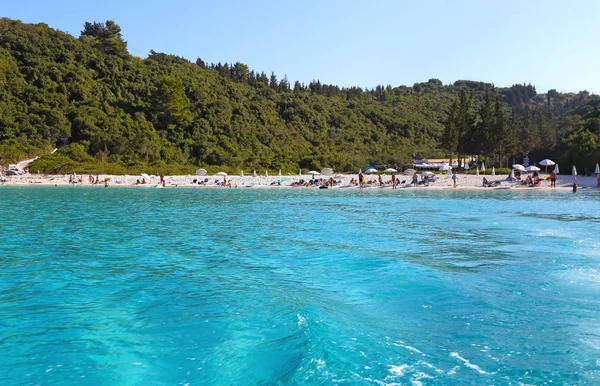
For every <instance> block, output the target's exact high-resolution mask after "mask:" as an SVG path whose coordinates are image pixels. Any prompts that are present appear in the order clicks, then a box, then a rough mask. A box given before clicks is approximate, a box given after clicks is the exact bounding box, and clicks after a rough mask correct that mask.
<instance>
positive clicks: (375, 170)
mask: <svg viewBox="0 0 600 386" xmlns="http://www.w3.org/2000/svg"><path fill="white" fill-rule="evenodd" d="M365 173H367V174H369V173H379V171H378V170H377V169H367V170H365Z"/></svg>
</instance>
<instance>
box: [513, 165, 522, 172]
mask: <svg viewBox="0 0 600 386" xmlns="http://www.w3.org/2000/svg"><path fill="white" fill-rule="evenodd" d="M512 168H513V169H515V170H518V171H520V172H522V171H525V166H523V165H519V164H515V165H513V166H512Z"/></svg>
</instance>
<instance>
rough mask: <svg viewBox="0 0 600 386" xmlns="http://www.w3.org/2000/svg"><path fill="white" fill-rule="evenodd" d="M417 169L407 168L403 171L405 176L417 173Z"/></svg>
mask: <svg viewBox="0 0 600 386" xmlns="http://www.w3.org/2000/svg"><path fill="white" fill-rule="evenodd" d="M416 172H417V171H416V170H415V169H406V170H405V171H403V172H402V173H403V174H404V175H405V176H412V175H413V174H415V173H416Z"/></svg>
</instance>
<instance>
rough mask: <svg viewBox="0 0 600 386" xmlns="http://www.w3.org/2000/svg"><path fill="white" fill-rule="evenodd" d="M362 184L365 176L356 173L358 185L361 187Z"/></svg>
mask: <svg viewBox="0 0 600 386" xmlns="http://www.w3.org/2000/svg"><path fill="white" fill-rule="evenodd" d="M364 183H365V176H364V175H363V174H362V172H358V185H359V186H363V184H364Z"/></svg>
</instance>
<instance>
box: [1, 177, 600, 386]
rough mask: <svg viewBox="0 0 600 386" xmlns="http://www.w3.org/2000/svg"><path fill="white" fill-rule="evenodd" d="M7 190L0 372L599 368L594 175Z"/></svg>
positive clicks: (31, 377) (321, 373)
mask: <svg viewBox="0 0 600 386" xmlns="http://www.w3.org/2000/svg"><path fill="white" fill-rule="evenodd" d="M0 202H2V207H3V208H2V211H1V212H0V234H1V235H2V246H1V250H0V255H1V258H0V384H10V385H19V384H23V385H27V384H40V385H44V384H47V385H50V384H52V385H76V384H79V385H162V384H173V385H176V384H182V385H185V384H189V385H198V384H200V385H253V384H262V385H278V384H280V385H288V384H318V385H329V384H334V383H336V384H347V385H370V384H378V385H383V384H520V383H524V384H545V383H548V384H550V382H552V384H598V383H599V382H600V272H599V269H600V239H599V235H600V194H598V193H595V192H590V193H585V192H583V191H582V192H580V193H577V194H575V195H574V194H572V193H560V192H549V191H546V192H525V193H513V192H457V191H438V192H435V191H424V190H420V191H416V192H415V191H411V190H410V189H406V190H400V191H392V190H386V189H384V190H380V189H373V190H365V191H359V190H343V189H340V190H333V191H331V190H328V191H323V190H308V189H299V190H291V189H290V190H271V189H229V190H227V189H223V190H219V189H183V188H178V189H128V188H108V189H104V188H67V187H47V188H46V187H36V188H31V187H22V188H17V187H1V188H0Z"/></svg>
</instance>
